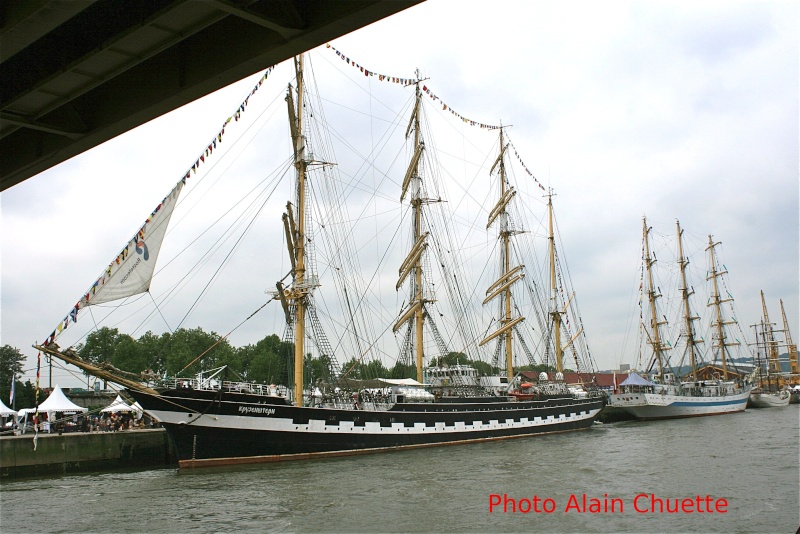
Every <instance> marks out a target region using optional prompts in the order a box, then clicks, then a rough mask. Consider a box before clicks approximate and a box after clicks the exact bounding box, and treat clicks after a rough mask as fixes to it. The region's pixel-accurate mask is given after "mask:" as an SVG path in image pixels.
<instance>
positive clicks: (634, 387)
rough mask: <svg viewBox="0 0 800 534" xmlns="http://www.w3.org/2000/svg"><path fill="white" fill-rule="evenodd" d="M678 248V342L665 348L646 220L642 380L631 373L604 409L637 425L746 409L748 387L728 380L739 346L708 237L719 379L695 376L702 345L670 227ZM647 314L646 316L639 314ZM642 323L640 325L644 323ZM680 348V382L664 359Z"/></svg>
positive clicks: (664, 321) (685, 260)
mask: <svg viewBox="0 0 800 534" xmlns="http://www.w3.org/2000/svg"><path fill="white" fill-rule="evenodd" d="M676 227H677V243H678V260H677V261H678V265H679V267H680V282H679V288H678V290H679V292H680V296H681V323H682V324H681V327H680V334H679V338H680V342H678V343H671V342H670V340H669V337H668V334H667V331H666V326H667V324H668V321H667V319H666V316H665V315H664V314H663V313H662V312H661V311H660V307H659V304H658V303H659V299H660V298H661V297H662V294H661V292H660V289H659V286H658V285H657V284H656V283H655V282H654V273H653V271H654V264H655V263H656V257H655V255H654V254H653V253H652V252H651V245H650V232H651V230H652V228H650V227H648V226H647V219H646V218H644V219H643V223H642V242H643V251H642V259H643V269H644V276H643V283H642V288H641V290H642V293H643V295H641V297H640V302H642V304H643V307H642V308H643V312H642V314H641V317H642V322H641V324H640V331H641V332H642V334H643V337H644V340H645V343H646V345H648V346H649V347H650V351H651V357H650V360H649V363H648V366H647V373H646V374H647V377H643V376H640V375H639V374H637V373H631V375H629V376H628V378H626V379H625V380H624V381H623V382H622V383H621V384H620V386H619V390H620V391H619V392H617V393H615V394H613V395H611V399H610V405H611V406H614V407H617V408H621V409H623V410H625V411H627V412H628V413H630V414H631V415H633V416H634V417H636V418H637V419H642V420H646V419H670V418H681V417H695V416H704V415H720V414H727V413H734V412H741V411H744V409H745V408H746V406H747V400H748V398H749V395H750V388H751V384H750V383H749V381H748V380H747V379H743V378H741V377H740V376H738V374H737V375H734V373H733V372H732V371H731V370H729V368H728V366H729V365H731V364H732V361H733V358H732V356H731V349H732V348H734V347H737V346H739V342H738V341H737V340H736V339H735V338H734V337H733V336H730V335H729V334H728V332H727V327H729V326H731V325H735V324H736V321H735V319H734V318H732V317H726V316H725V314H724V308H723V306H722V304H724V303H726V302H730V301H732V300H733V299H732V298H731V297H729V296H727V297H724V298H723V297H722V294H721V291H720V283H719V280H720V278H721V277H722V276H723V275H724V274H726V273H727V271H726V270H724V269H720V266H719V262H718V260H717V257H716V253H715V247H716V246H717V245H719V243H715V242H714V241H713V239H712V237H711V236H709V237H708V247H707V248H706V250H707V251H708V264H709V267H708V276H707V280H708V281H709V282H710V283H711V288H712V289H711V297H710V299H709V300H710V302H709V307H711V308H712V309H713V319H712V321H711V325H710V326H711V331H712V336H713V350H714V355H715V357H714V361H719V362H720V363H721V368H722V373H721V375H717V376H711V377H706V378H702V377H700V376H699V374H698V368H699V365H700V364H701V362H702V350H701V345H702V343H703V339H702V338H701V337H700V336H699V335H698V332H697V328H696V326H695V322H697V321H698V320H699V319H700V317H699V316H698V315H696V314H695V312H694V311H693V309H692V307H691V304H690V297H691V296H692V295H693V294H694V289H693V288H692V286H691V285H690V284H689V283H688V281H687V275H686V269H687V267H688V265H689V259H688V257H687V256H686V255H685V254H684V251H683V230H681V226H680V222H676ZM645 310H647V311H645ZM645 321H646V322H645ZM680 347H682V348H683V354H682V357H681V359H680V362H681V363H682V364H684V363H688V366H689V369H690V371H689V372H688V373H687V374H684V375H683V376H681V375H680V374H679V373H677V372H676V370H675V367H678V368H680V366H673V364H672V363H671V359H670V355H669V354H670V351H672V350H674V349H677V348H680Z"/></svg>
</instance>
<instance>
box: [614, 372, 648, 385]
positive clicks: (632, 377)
mask: <svg viewBox="0 0 800 534" xmlns="http://www.w3.org/2000/svg"><path fill="white" fill-rule="evenodd" d="M620 386H655V384H654V383H652V382H650V381H649V380H645V379H644V378H642V377H641V376H639V375H638V374H636V373H631V374H629V375H628V378H626V379H625V381H624V382H622V383H621V384H620Z"/></svg>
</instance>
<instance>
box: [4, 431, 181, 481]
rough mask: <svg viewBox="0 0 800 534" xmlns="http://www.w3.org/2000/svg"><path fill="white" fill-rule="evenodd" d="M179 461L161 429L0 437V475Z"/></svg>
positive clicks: (146, 465)
mask: <svg viewBox="0 0 800 534" xmlns="http://www.w3.org/2000/svg"><path fill="white" fill-rule="evenodd" d="M177 465H178V459H177V455H176V453H175V450H174V448H173V446H172V442H171V441H170V439H169V436H168V435H167V432H166V431H165V430H164V429H161V428H156V429H142V430H131V431H123V432H91V433H69V434H41V433H40V434H39V437H38V439H37V445H36V450H34V449H33V434H30V433H28V434H24V435H22V436H6V437H2V438H0V478H2V479H13V478H22V477H34V476H52V475H63V474H71V473H79V472H86V471H108V470H114V469H128V468H138V467H170V466H175V467H177Z"/></svg>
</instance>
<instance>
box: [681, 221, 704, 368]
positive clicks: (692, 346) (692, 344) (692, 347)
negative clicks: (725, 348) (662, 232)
mask: <svg viewBox="0 0 800 534" xmlns="http://www.w3.org/2000/svg"><path fill="white" fill-rule="evenodd" d="M675 225H676V226H677V229H678V265H680V267H681V283H682V284H683V287H681V288H679V291H680V292H681V300H682V301H683V320H684V321H685V324H684V328H686V346H687V348H688V349H689V356H690V358H691V362H692V380H694V381H695V382H696V381H697V357H696V353H697V350H698V349H697V345H698V344H700V343H702V342H703V340H702V339H696V338H695V335H694V324H693V323H694V321H696V320H698V319H700V317H699V316H692V310H691V307H690V306H689V297H690V296H691V295H694V289H689V285H688V284H687V283H686V267H688V266H689V258H687V257H686V256H684V255H683V230H681V223H680V221H675Z"/></svg>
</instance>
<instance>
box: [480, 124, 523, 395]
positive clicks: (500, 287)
mask: <svg viewBox="0 0 800 534" xmlns="http://www.w3.org/2000/svg"><path fill="white" fill-rule="evenodd" d="M506 148H507V145H506V144H505V141H504V139H503V128H500V154H499V155H498V156H497V160H496V161H495V163H494V165H493V166H492V169H491V170H490V171H489V174H490V175H491V174H493V173H494V170H495V168H497V169H498V173H497V177H498V180H499V182H500V199H499V200H498V202H497V204H496V205H495V207H494V209H492V211H491V212H490V213H489V220H488V223H487V224H486V228H489V227H491V225H492V223H494V221H495V220H498V219H499V221H500V231H499V238H500V245H501V257H500V272H501V273H502V274H501V276H500V278H498V279H497V281H495V282H494V283H493V284H492V285H491V286H489V288H488V289H487V290H486V295H487V297H486V299H484V301H483V304H487V303H488V302H489V301H491V300H493V299H494V298H496V297H499V296H502V297H503V300H502V304H501V307H502V313H501V316H502V318H501V319H500V324H501V325H502V326H501V327H500V328H499V329H498V330H496V331H494V332H493V333H491V334H489V335H488V336H486V338H484V339H483V340H482V341H481V342H480V343H479V344H478V346H482V345H484V344H486V343H487V342H489V341H490V340H492V339H494V338H496V337H498V336H503V338H504V339H503V352H504V354H505V363H506V377H507V378H508V381H509V383H511V380H512V379H513V378H514V356H513V344H512V342H513V330H512V329H513V328H514V326H516V325H517V324H519V323H520V322H522V321H524V320H525V318H524V317H516V318H515V317H513V316H512V313H511V309H512V306H511V301H512V299H511V297H512V295H511V286H512V285H514V283H515V282H517V281H519V280H521V279H522V278H524V277H525V274H524V273H523V272H521V271H522V270H523V268H524V266H523V265H518V266H516V267H513V268H512V267H511V236H512V235H513V234H514V231H513V230H511V227H510V224H509V217H508V212H507V211H506V206H507V205H508V203H509V202H510V201H511V199H512V198H513V197H514V195H515V194H516V191H515V190H514V188H513V187H511V186H510V185H509V184H508V182H507V181H506V168H505V158H504V156H505V150H506Z"/></svg>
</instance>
